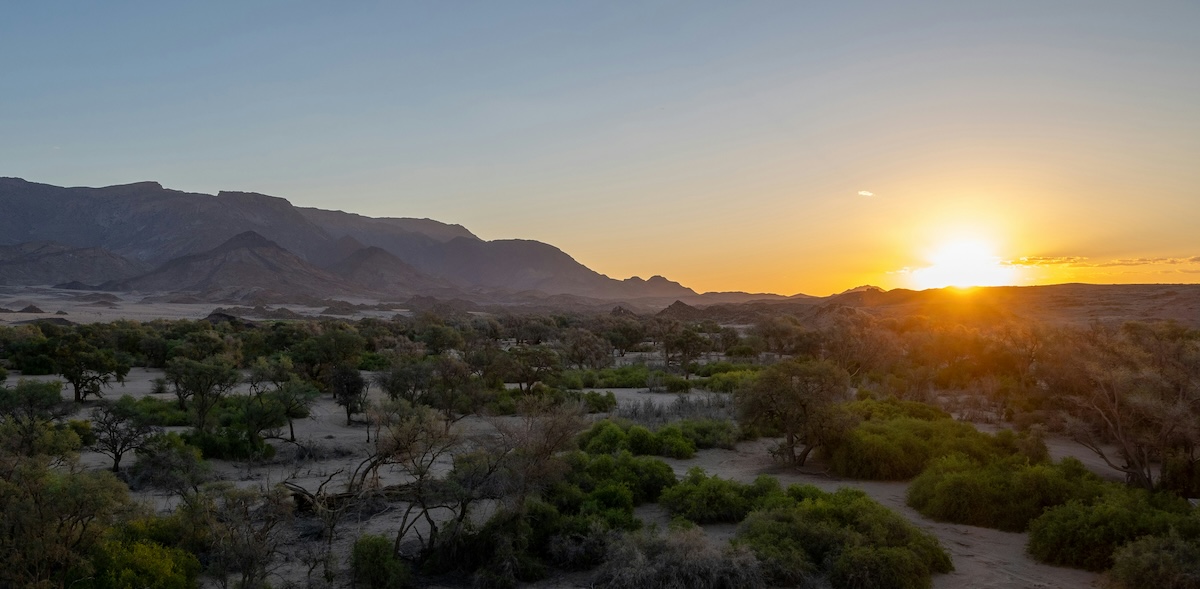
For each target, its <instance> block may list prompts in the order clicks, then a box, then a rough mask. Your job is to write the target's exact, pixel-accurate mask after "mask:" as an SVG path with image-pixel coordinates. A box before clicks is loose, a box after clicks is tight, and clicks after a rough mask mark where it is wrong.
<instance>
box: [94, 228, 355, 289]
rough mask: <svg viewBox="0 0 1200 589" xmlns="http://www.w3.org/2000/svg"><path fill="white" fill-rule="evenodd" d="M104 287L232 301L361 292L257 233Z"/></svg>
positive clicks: (248, 233)
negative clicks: (196, 295) (184, 294)
mask: <svg viewBox="0 0 1200 589" xmlns="http://www.w3.org/2000/svg"><path fill="white" fill-rule="evenodd" d="M102 288H103V289H106V290H121V291H141V292H182V293H195V294H198V295H202V296H204V297H206V298H209V299H230V300H286V299H288V298H295V297H308V298H313V299H323V298H327V297H331V296H338V295H343V296H344V295H352V294H355V293H358V292H361V290H362V289H360V288H358V286H357V285H352V284H347V283H346V282H345V281H343V280H341V279H339V278H338V277H337V276H335V275H333V274H331V273H329V272H326V271H324V270H321V269H320V268H317V267H314V266H312V265H311V264H309V263H307V262H305V261H304V260H302V259H300V258H299V257H298V256H296V255H295V254H292V253H291V252H289V251H287V250H285V249H283V248H282V247H280V246H279V244H277V243H275V242H273V241H271V240H269V239H267V238H265V237H263V236H261V235H259V234H257V233H255V232H253V231H246V232H244V233H240V234H238V235H235V236H234V237H232V238H230V239H229V240H227V241H226V242H225V243H222V244H221V245H219V246H217V247H215V248H213V249H211V250H208V251H205V252H201V253H199V254H192V255H188V256H182V257H179V258H176V259H174V260H171V261H169V262H167V263H166V264H163V265H162V266H160V267H158V268H157V269H155V270H153V271H151V272H148V273H146V274H142V275H141V276H136V277H133V278H130V279H128V280H122V281H112V282H108V283H106V284H104V285H102Z"/></svg>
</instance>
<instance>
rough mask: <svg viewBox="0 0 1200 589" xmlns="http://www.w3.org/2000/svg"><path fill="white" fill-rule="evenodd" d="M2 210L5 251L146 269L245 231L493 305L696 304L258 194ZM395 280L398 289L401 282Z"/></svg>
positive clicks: (545, 251) (24, 196) (47, 201)
mask: <svg viewBox="0 0 1200 589" xmlns="http://www.w3.org/2000/svg"><path fill="white" fill-rule="evenodd" d="M0 210H2V211H4V214H3V215H0V246H3V245H19V244H24V243H29V242H42V241H53V242H56V243H60V244H63V245H65V246H66V247H68V248H75V249H87V248H102V249H103V250H105V251H107V252H111V253H112V254H113V255H115V256H116V258H124V259H127V260H129V261H130V262H131V263H132V264H134V265H135V266H138V267H139V268H141V269H145V268H155V267H158V266H162V265H164V264H166V263H168V262H171V261H172V260H176V259H179V258H186V257H188V256H194V255H198V254H208V253H210V252H212V251H213V250H214V249H216V248H218V247H219V246H221V245H222V244H224V243H225V242H226V241H227V240H229V239H231V238H233V237H234V236H237V235H239V234H243V233H245V232H247V231H250V232H254V233H255V234H257V235H259V236H261V237H263V238H265V239H266V240H268V241H270V242H272V243H274V244H276V245H277V246H278V248H280V249H282V250H285V251H287V252H289V253H290V254H292V255H294V257H296V258H298V259H299V260H302V261H303V262H305V263H306V264H308V269H309V270H312V269H320V271H324V272H326V273H336V272H338V270H337V268H336V266H337V265H338V264H340V263H342V262H343V261H345V260H346V259H347V257H348V256H349V255H351V254H353V253H355V252H357V251H359V250H361V249H362V248H363V247H376V248H379V249H380V250H382V251H384V252H387V253H388V254H391V255H392V256H394V257H395V258H396V259H397V260H399V261H401V262H403V263H404V264H407V265H408V266H410V267H411V268H412V269H415V271H416V272H418V273H420V274H421V275H423V276H424V277H425V278H424V280H425V281H426V282H425V283H424V286H429V287H432V286H433V285H437V284H445V285H451V286H452V287H453V288H459V289H462V290H463V291H464V293H467V292H474V291H476V290H478V289H482V290H484V291H487V292H489V293H491V295H489V296H493V297H496V296H501V297H502V296H503V293H505V292H508V293H520V292H526V291H538V292H542V293H545V294H547V295H573V296H578V297H585V298H590V299H601V300H624V299H642V298H665V299H672V300H673V299H676V298H682V297H688V296H695V295H696V293H695V292H694V291H692V290H691V289H688V288H686V287H684V286H682V285H679V284H678V283H675V282H671V281H669V280H667V279H665V278H661V277H654V278H651V279H649V280H642V279H640V278H631V279H627V280H614V279H612V278H609V277H607V276H604V275H602V274H599V273H597V272H595V271H593V270H591V269H589V268H587V267H586V266H584V265H583V264H580V263H579V262H577V261H576V260H575V259H573V258H572V257H571V256H569V255H567V254H566V253H565V252H563V251H562V250H560V249H558V248H556V247H554V246H552V245H549V244H545V243H541V242H537V241H530V240H519V239H509V240H497V241H484V240H481V239H479V238H478V237H477V236H475V235H474V234H473V233H471V232H470V231H468V230H467V229H466V228H464V227H462V226H460V225H452V224H447V223H441V222H438V221H434V220H430V219H405V218H382V219H375V218H371V217H365V216H362V215H356V214H353V213H345V212H342V211H326V210H321V209H314V208H299V207H295V206H293V205H292V204H291V203H290V202H288V201H287V200H285V199H282V198H278V197H273V196H267V195H263V194H257V193H251V192H236V191H223V192H220V193H218V194H217V195H216V196H212V195H207V194H197V193H188V192H181V191H177V190H170V189H167V188H164V187H163V186H162V185H160V184H158V183H157V182H139V183H135V184H124V185H118V186H108V187H104V188H64V187H59V186H52V185H49V184H39V183H34V182H28V181H25V180H22V179H19V178H0ZM189 263H195V260H192V261H190V262H189ZM392 266H393V268H392V270H395V271H397V272H399V270H398V269H397V268H396V267H394V266H395V265H394V264H392ZM272 268H273V267H272V266H270V265H266V266H264V268H263V271H266V272H274V273H279V272H286V271H291V270H296V268H294V267H293V266H292V265H287V264H285V265H281V266H278V267H274V269H272ZM46 272H47V276H53V277H55V279H54V280H51V281H49V282H51V283H70V282H81V283H94V282H96V280H95V278H96V276H95V274H90V275H84V274H82V273H81V272H80V271H77V270H72V269H70V268H68V267H66V266H59V265H57V264H50V265H49V269H48V270H47V271H46ZM106 272H108V273H107V274H105V276H104V278H106V280H105V281H107V282H111V283H113V284H125V283H128V284H130V285H141V286H149V285H158V286H162V287H165V288H178V287H180V285H179V284H178V283H174V284H173V283H171V282H170V281H158V280H157V279H148V278H147V279H146V280H143V281H142V282H137V281H132V280H129V279H131V278H132V277H131V276H129V275H128V274H129V272H125V271H121V270H119V269H117V268H116V267H113V268H112V269H111V270H110V271H106ZM405 272H407V270H405ZM393 273H394V272H393ZM25 274H26V272H25V271H24V270H23V271H21V273H20V274H18V273H17V272H16V271H15V270H14V271H12V272H8V273H6V272H4V271H3V270H2V269H0V283H3V282H4V281H5V280H8V279H10V276H11V277H13V278H12V279H13V280H22V281H23V280H27V279H26V278H17V277H18V276H25ZM359 278H360V279H362V278H364V277H362V276H360V277H359ZM395 278H397V279H398V280H399V275H397V276H395ZM39 279H40V278H39ZM342 279H344V277H342V276H341V275H340V274H339V280H342ZM28 280H32V278H29V279H28ZM378 280H383V279H378ZM260 281H263V282H269V283H274V284H276V285H279V286H283V285H286V284H292V283H295V284H297V285H300V284H301V283H303V280H301V279H299V278H291V279H289V278H287V277H282V276H276V277H273V278H266V277H260ZM368 282H370V281H369V280H368ZM400 282H403V280H401V281H400ZM400 282H395V283H394V284H396V285H398V284H400ZM22 283H23V282H22ZM139 288H140V287H139ZM308 290H314V289H308ZM315 290H330V289H326V288H324V287H321V288H317V289H315ZM342 290H343V291H344V290H347V289H345V288H343V289H342ZM283 294H286V293H283Z"/></svg>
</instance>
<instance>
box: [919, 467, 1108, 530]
mask: <svg viewBox="0 0 1200 589" xmlns="http://www.w3.org/2000/svg"><path fill="white" fill-rule="evenodd" d="M1107 486H1108V485H1107V483H1105V482H1104V481H1102V480H1101V479H1100V477H1098V476H1096V475H1094V474H1092V473H1091V472H1089V471H1088V470H1087V468H1086V467H1084V466H1083V463H1081V462H1079V461H1078V460H1076V459H1074V458H1065V459H1063V460H1062V461H1061V462H1059V463H1058V464H1048V463H1038V464H1031V463H1030V462H1028V460H1026V459H1024V458H1022V457H1010V458H1006V459H1002V460H996V461H993V462H989V463H981V462H979V461H977V460H973V459H971V458H968V457H966V456H963V455H961V454H953V455H951V456H946V457H943V458H939V459H937V460H934V461H933V463H931V464H930V465H929V468H927V469H925V472H923V473H921V475H920V476H918V477H917V478H916V479H914V480H913V482H912V485H910V486H909V487H908V505H909V506H910V507H912V508H913V509H916V510H917V511H919V512H921V514H922V515H924V516H926V517H930V518H933V519H936V520H939V521H948V522H953V523H957V524H967V525H971V526H980V527H985V528H996V529H999V530H1004V531H1006V532H1023V531H1025V529H1026V528H1028V526H1029V522H1031V521H1033V520H1034V519H1036V518H1038V517H1039V516H1041V515H1042V513H1043V512H1044V511H1045V510H1046V509H1049V508H1051V507H1056V506H1059V505H1063V504H1066V503H1067V502H1069V501H1081V502H1090V501H1093V500H1094V499H1095V498H1097V497H1099V496H1100V495H1102V494H1103V493H1104V492H1105V490H1106V488H1107Z"/></svg>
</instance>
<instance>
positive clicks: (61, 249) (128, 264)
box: [0, 241, 146, 286]
mask: <svg viewBox="0 0 1200 589" xmlns="http://www.w3.org/2000/svg"><path fill="white" fill-rule="evenodd" d="M145 271H146V267H145V266H144V265H142V264H139V263H137V262H133V261H130V260H127V259H125V258H123V257H121V256H118V255H117V254H114V253H112V252H110V251H108V250H105V249H103V248H99V247H87V248H78V247H72V246H69V245H64V244H61V243H55V242H53V241H30V242H25V243H23V244H19V245H10V246H0V284H3V285H9V286H17V285H36V284H58V283H61V282H65V281H71V280H76V281H79V282H83V283H89V284H99V283H101V282H105V281H109V280H114V279H116V280H121V279H125V278H129V277H132V276H136V275H138V274H141V273H142V272H145Z"/></svg>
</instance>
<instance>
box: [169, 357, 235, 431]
mask: <svg viewBox="0 0 1200 589" xmlns="http://www.w3.org/2000/svg"><path fill="white" fill-rule="evenodd" d="M166 377H167V380H168V381H170V382H171V383H172V384H173V385H174V387H175V396H176V397H177V398H178V399H179V403H180V406H181V407H184V406H186V405H185V402H186V400H187V399H191V400H192V409H193V411H194V413H195V422H194V425H195V427H196V430H197V431H199V432H205V433H207V432H208V431H209V427H210V424H209V419H208V416H209V413H211V412H212V410H213V408H214V407H216V406H217V403H219V402H220V401H221V399H222V398H224V397H225V395H227V394H229V392H230V391H232V390H233V389H234V387H236V386H237V385H238V383H239V382H241V375H240V374H238V371H237V369H236V368H234V367H233V364H232V363H230V362H229V361H228V360H226V359H224V358H221V357H212V358H208V359H207V360H203V361H197V360H192V359H189V358H172V359H171V361H170V362H167V368H166Z"/></svg>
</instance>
